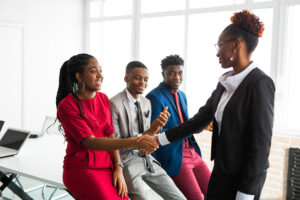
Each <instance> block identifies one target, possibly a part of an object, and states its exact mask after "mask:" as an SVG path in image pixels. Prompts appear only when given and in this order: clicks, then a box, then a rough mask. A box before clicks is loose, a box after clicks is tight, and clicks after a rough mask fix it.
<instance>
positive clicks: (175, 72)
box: [162, 65, 183, 90]
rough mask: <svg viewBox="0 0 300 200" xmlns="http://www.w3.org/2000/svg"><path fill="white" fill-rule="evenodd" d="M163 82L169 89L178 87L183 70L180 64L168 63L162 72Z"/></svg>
mask: <svg viewBox="0 0 300 200" xmlns="http://www.w3.org/2000/svg"><path fill="white" fill-rule="evenodd" d="M162 75H163V78H164V83H165V84H166V85H167V87H169V88H170V89H176V90H177V89H178V88H179V86H180V85H181V83H182V79H183V70H182V66H181V65H169V66H168V67H167V68H166V69H164V70H163V72H162Z"/></svg>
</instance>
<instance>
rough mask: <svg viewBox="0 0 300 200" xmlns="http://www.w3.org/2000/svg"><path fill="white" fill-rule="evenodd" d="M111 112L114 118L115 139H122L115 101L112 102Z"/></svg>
mask: <svg viewBox="0 0 300 200" xmlns="http://www.w3.org/2000/svg"><path fill="white" fill-rule="evenodd" d="M110 112H111V116H112V124H113V128H114V131H115V137H116V138H121V134H120V128H119V113H118V109H117V108H116V105H115V103H114V102H113V101H110Z"/></svg>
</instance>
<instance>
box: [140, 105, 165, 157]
mask: <svg viewBox="0 0 300 200" xmlns="http://www.w3.org/2000/svg"><path fill="white" fill-rule="evenodd" d="M167 110H168V106H166V107H165V108H164V110H163V111H162V112H161V113H160V115H159V116H158V117H157V118H156V119H155V120H154V121H153V122H152V124H151V126H150V128H149V129H148V130H146V131H145V132H144V133H143V135H142V136H140V137H138V138H137V139H136V143H135V146H134V148H135V149H137V150H139V151H140V152H141V153H144V154H150V153H152V152H153V151H155V150H156V149H157V148H158V146H159V141H158V137H157V136H155V134H156V133H158V132H159V130H160V129H161V128H162V127H164V126H165V125H166V123H167V121H168V118H169V117H170V113H168V111H167Z"/></svg>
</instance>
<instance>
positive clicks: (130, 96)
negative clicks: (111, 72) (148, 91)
mask: <svg viewBox="0 0 300 200" xmlns="http://www.w3.org/2000/svg"><path fill="white" fill-rule="evenodd" d="M125 91H126V95H127V98H128V100H129V102H130V103H132V104H134V103H135V102H136V101H140V100H141V98H140V95H138V99H135V98H133V96H132V95H131V94H130V92H129V91H128V90H127V88H125Z"/></svg>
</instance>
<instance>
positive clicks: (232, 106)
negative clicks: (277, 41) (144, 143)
mask: <svg viewBox="0 0 300 200" xmlns="http://www.w3.org/2000/svg"><path fill="white" fill-rule="evenodd" d="M231 21H232V24H230V25H229V26H227V27H226V28H225V29H224V30H223V32H222V33H221V35H220V36H219V40H218V43H217V44H216V47H217V50H218V53H217V57H218V58H219V62H220V64H221V66H222V68H230V67H232V70H231V71H229V72H227V73H225V74H224V75H222V77H221V78H220V82H219V83H218V85H217V88H216V89H215V90H214V91H213V93H212V95H211V97H210V98H209V99H208V100H207V102H206V104H205V105H204V106H203V107H201V108H200V109H199V111H198V113H197V114H196V115H195V116H194V117H193V118H191V119H189V120H188V121H186V122H185V123H183V124H181V125H179V126H176V127H173V128H172V129H169V130H167V131H166V132H165V134H159V136H158V138H156V139H157V140H158V141H159V143H160V144H161V145H165V144H168V143H169V142H174V141H176V140H179V139H181V138H184V137H187V136H188V135H187V134H190V133H197V132H199V131H201V130H202V129H203V128H204V127H206V126H207V125H208V124H209V123H210V122H211V121H213V135H212V147H211V148H212V149H211V159H212V160H214V168H213V171H212V174H211V179H210V182H209V186H208V191H207V200H220V199H222V200H223V199H228V200H242V199H247V200H248V199H249V200H253V199H255V200H256V199H259V196H260V193H261V190H262V187H263V184H264V182H265V178H266V170H267V168H268V167H269V161H268V156H269V153H270V145H271V136H272V126H273V106H274V93H275V86H274V83H273V81H272V79H271V78H270V77H269V76H267V75H266V74H265V73H264V72H263V71H261V70H260V69H259V68H257V67H256V65H255V63H254V62H252V61H251V54H252V53H253V51H254V50H255V48H256V46H257V44H258V38H259V37H261V36H262V34H263V30H264V25H263V23H262V22H260V20H259V18H258V17H257V16H255V15H254V14H252V13H250V12H249V11H247V10H243V11H242V12H238V13H235V14H234V15H233V16H232V17H231Z"/></svg>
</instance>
